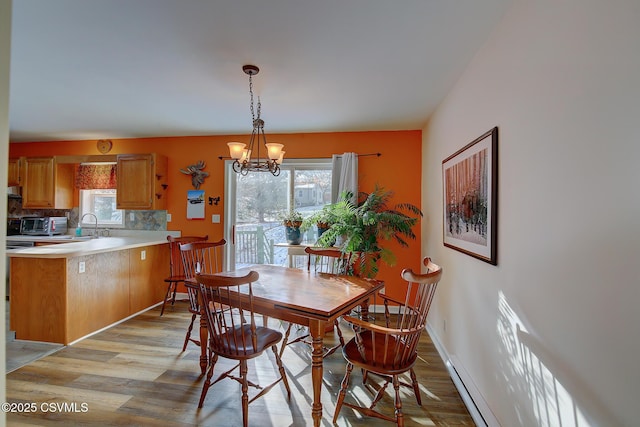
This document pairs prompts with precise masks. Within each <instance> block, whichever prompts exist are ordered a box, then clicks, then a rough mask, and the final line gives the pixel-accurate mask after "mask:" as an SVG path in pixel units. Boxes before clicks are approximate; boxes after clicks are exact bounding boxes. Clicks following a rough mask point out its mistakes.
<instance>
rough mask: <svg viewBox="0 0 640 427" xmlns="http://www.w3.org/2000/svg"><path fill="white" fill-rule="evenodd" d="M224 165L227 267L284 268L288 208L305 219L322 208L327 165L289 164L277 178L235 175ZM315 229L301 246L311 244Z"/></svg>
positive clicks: (325, 200) (328, 173)
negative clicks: (283, 221) (284, 218)
mask: <svg viewBox="0 0 640 427" xmlns="http://www.w3.org/2000/svg"><path fill="white" fill-rule="evenodd" d="M231 164H232V162H231V161H227V162H226V163H225V181H226V185H225V236H226V237H225V238H226V239H227V242H229V243H228V250H227V251H226V268H227V269H229V270H232V269H234V268H235V267H236V266H237V267H241V266H244V265H250V264H276V265H287V248H286V247H285V246H283V244H284V243H285V232H284V226H283V225H282V217H283V215H284V214H286V213H287V212H289V210H291V209H295V210H297V211H299V212H300V213H301V214H302V215H303V216H304V217H307V216H309V215H311V214H312V213H314V212H316V211H318V210H320V209H322V206H324V205H325V204H328V203H330V199H331V160H330V159H319V160H304V161H295V160H292V161H287V162H285V163H283V164H282V165H281V169H282V170H281V173H280V175H279V176H277V177H274V176H273V175H272V174H271V173H268V172H249V174H248V175H246V176H242V175H240V174H237V173H235V172H233V170H232V168H231ZM316 233H317V231H316V229H315V227H312V228H311V229H309V230H308V231H307V232H306V233H305V235H304V240H303V243H313V242H315V240H316V238H317V235H316Z"/></svg>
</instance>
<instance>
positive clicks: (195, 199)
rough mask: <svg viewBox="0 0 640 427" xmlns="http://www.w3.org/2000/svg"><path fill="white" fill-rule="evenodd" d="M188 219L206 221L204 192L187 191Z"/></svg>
mask: <svg viewBox="0 0 640 427" xmlns="http://www.w3.org/2000/svg"><path fill="white" fill-rule="evenodd" d="M187 219H204V190H188V191H187Z"/></svg>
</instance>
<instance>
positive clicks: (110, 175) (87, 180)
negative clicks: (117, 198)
mask: <svg viewBox="0 0 640 427" xmlns="http://www.w3.org/2000/svg"><path fill="white" fill-rule="evenodd" d="M76 188H77V189H79V190H95V189H100V190H102V189H113V188H116V165H115V164H106V165H82V164H81V165H78V168H77V169H76Z"/></svg>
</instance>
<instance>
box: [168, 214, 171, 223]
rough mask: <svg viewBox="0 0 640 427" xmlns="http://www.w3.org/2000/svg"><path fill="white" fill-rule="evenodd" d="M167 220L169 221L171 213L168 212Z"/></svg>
mask: <svg viewBox="0 0 640 427" xmlns="http://www.w3.org/2000/svg"><path fill="white" fill-rule="evenodd" d="M167 222H171V214H170V213H168V214H167Z"/></svg>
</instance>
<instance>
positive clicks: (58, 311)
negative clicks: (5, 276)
mask: <svg viewBox="0 0 640 427" xmlns="http://www.w3.org/2000/svg"><path fill="white" fill-rule="evenodd" d="M107 239H111V238H106V239H96V240H92V241H90V242H87V243H72V244H70V245H69V246H71V245H85V244H86V245H89V246H88V247H89V248H91V247H95V246H98V245H100V244H101V243H100V241H102V242H106V241H107ZM114 240H116V239H114ZM117 240H122V239H117ZM104 244H106V243H104ZM134 246H135V247H129V245H126V244H125V246H123V248H122V249H119V250H108V249H105V252H96V251H91V250H89V251H88V252H87V253H84V254H83V253H82V251H78V250H77V249H69V251H70V252H72V253H73V254H72V255H70V256H69V257H65V251H64V250H63V249H59V250H58V249H57V248H56V250H57V252H56V254H58V255H59V256H60V257H59V258H55V257H51V256H45V255H43V256H39V255H38V254H34V255H33V256H32V257H31V256H30V257H24V256H23V257H11V258H10V262H11V268H10V273H11V275H10V281H11V285H10V294H11V296H10V299H9V302H10V304H11V307H10V310H9V316H10V326H11V330H13V331H15V333H16V338H17V339H21V340H30V341H44V342H53V343H61V344H65V345H68V344H70V343H72V342H74V341H76V340H79V339H81V338H83V337H86V336H87V335H89V334H92V333H94V332H96V331H98V330H100V329H102V328H106V327H108V326H110V325H112V324H114V323H117V322H120V321H122V320H123V319H126V318H127V317H129V316H131V315H134V314H136V313H139V312H140V311H143V310H146V309H148V308H150V307H152V306H154V305H157V304H159V303H161V302H162V300H163V299H164V296H165V291H166V286H164V285H163V283H164V282H163V279H164V278H165V277H166V276H168V275H169V262H168V259H169V245H168V243H161V244H149V245H143V246H138V245H137V244H134ZM60 247H62V246H60ZM76 252H79V253H76ZM143 253H144V255H143Z"/></svg>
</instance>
